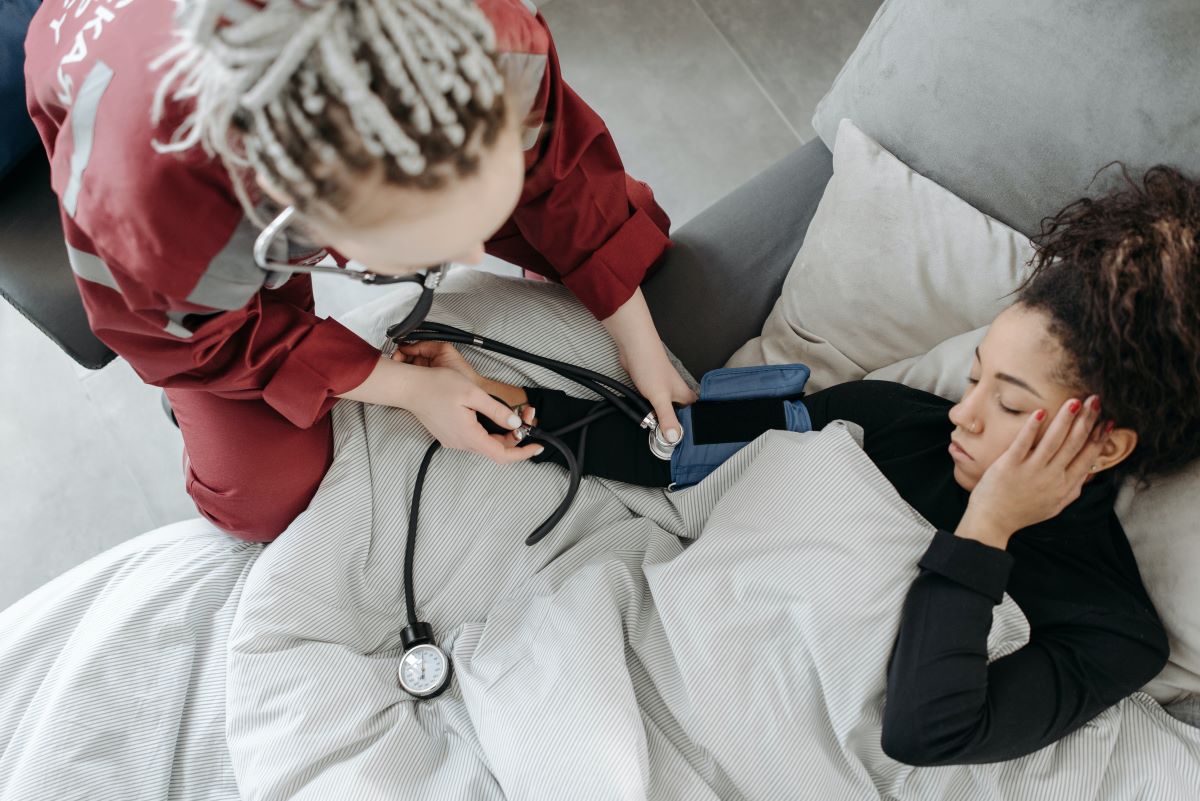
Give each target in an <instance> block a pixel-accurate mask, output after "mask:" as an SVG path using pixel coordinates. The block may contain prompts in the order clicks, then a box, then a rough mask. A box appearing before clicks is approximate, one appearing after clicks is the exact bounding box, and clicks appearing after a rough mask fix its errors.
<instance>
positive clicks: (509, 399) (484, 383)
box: [479, 377, 529, 409]
mask: <svg viewBox="0 0 1200 801" xmlns="http://www.w3.org/2000/svg"><path fill="white" fill-rule="evenodd" d="M479 387H480V389H482V390H483V391H484V392H486V393H487V394H489V395H491V396H493V397H496V398H499V399H500V400H501V401H503V402H504V403H506V404H507V405H508V406H510V407H512V408H514V409H515V408H517V407H518V406H523V405H526V404H528V403H529V396H528V395H526V394H525V390H524V388H522V387H518V386H513V385H512V384H505V383H504V382H503V381H493V380H492V379H490V378H483V377H480V379H479Z"/></svg>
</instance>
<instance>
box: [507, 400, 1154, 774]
mask: <svg viewBox="0 0 1200 801" xmlns="http://www.w3.org/2000/svg"><path fill="white" fill-rule="evenodd" d="M530 400H531V402H533V403H534V404H535V405H536V406H537V408H538V416H539V419H542V418H543V417H546V418H549V419H563V420H569V419H571V417H573V416H577V415H578V414H580V413H582V411H583V410H584V409H586V408H590V407H591V405H592V402H590V401H577V400H576V399H571V398H567V397H566V396H565V395H562V393H557V392H549V391H545V390H531V398H530ZM804 403H805V406H807V408H808V412H809V415H810V416H811V418H812V425H813V428H814V429H820V428H822V427H824V426H825V424H826V423H828V422H830V421H832V420H849V421H852V422H854V423H857V424H858V425H860V426H862V428H863V431H864V443H863V449H864V450H865V452H866V453H867V455H868V456H869V457H870V458H871V460H872V461H873V462H874V463H875V464H876V466H878V467H879V469H880V471H881V472H882V473H883V474H884V476H886V477H887V479H888V480H889V481H890V482H891V483H892V485H893V486H895V487H896V489H897V491H898V492H899V494H900V495H901V497H903V498H904V500H905V501H907V502H908V503H909V504H910V505H911V506H912V507H913V508H914V509H916V510H917V511H918V512H919V513H920V514H921V515H922V516H923V517H925V518H926V519H927V520H928V521H929V522H931V523H932V524H933V525H934V526H936V527H937V528H938V531H937V533H936V534H935V535H934V537H933V540H932V542H931V543H930V545H929V548H928V549H927V550H926V552H925V555H924V556H922V557H921V560H920V562H919V566H920V572H919V574H918V576H917V578H916V580H915V581H914V582H913V584H912V587H911V588H910V589H909V592H908V596H907V598H906V599H905V602H904V608H903V611H902V613H901V621H900V631H899V634H898V636H897V639H896V643H895V647H894V649H893V652H892V659H891V663H890V665H889V668H888V677H887V703H886V707H885V712H884V722H883V748H884V751H885V752H887V753H888V754H889V755H890V756H892V757H893V758H895V759H897V760H899V761H901V762H907V763H909V764H914V765H949V764H964V763H979V762H995V761H999V760H1004V759H1011V758H1015V757H1019V756H1022V755H1024V754H1028V753H1031V752H1033V751H1035V750H1037V749H1039V748H1042V747H1043V746H1046V745H1049V744H1050V743H1053V742H1055V741H1057V740H1058V739H1059V738H1061V737H1062V736H1063V735H1065V734H1067V733H1069V732H1071V731H1073V730H1074V729H1077V728H1079V727H1080V726H1082V725H1084V724H1085V723H1087V722H1088V721H1089V720H1091V719H1092V718H1093V717H1095V716H1096V715H1097V714H1099V713H1100V712H1102V711H1103V710H1104V709H1106V708H1107V707H1109V706H1111V705H1112V704H1115V703H1116V702H1117V701H1119V700H1121V699H1122V698H1124V697H1126V696H1128V695H1129V694H1131V693H1133V692H1135V691H1136V690H1138V689H1139V688H1140V687H1142V686H1143V685H1144V684H1146V683H1147V682H1149V681H1150V680H1151V679H1152V678H1154V677H1155V676H1156V675H1157V674H1158V672H1159V671H1160V670H1161V669H1162V667H1163V665H1164V664H1165V662H1166V658H1167V654H1168V646H1167V638H1166V633H1165V632H1164V630H1163V627H1162V623H1161V622H1160V621H1159V619H1158V615H1157V614H1156V613H1155V611H1154V606H1153V604H1152V603H1151V601H1150V598H1149V596H1148V595H1147V594H1146V590H1145V588H1144V586H1143V585H1142V581H1141V576H1140V575H1139V574H1138V568H1137V563H1136V562H1135V561H1134V558H1133V552H1132V551H1131V550H1130V547H1129V541H1128V540H1127V539H1126V537H1125V532H1124V530H1123V529H1122V528H1121V524H1120V523H1119V522H1118V521H1117V517H1116V514H1115V513H1114V512H1113V502H1114V500H1115V497H1116V489H1117V488H1116V482H1115V481H1114V480H1113V479H1112V478H1111V477H1106V476H1101V477H1099V478H1097V479H1096V480H1093V481H1092V482H1091V483H1089V484H1088V485H1087V486H1085V488H1084V491H1083V493H1082V495H1081V496H1080V498H1079V499H1078V500H1076V501H1075V502H1074V503H1072V504H1071V505H1070V506H1068V507H1067V508H1066V509H1064V510H1063V512H1062V513H1060V514H1059V515H1058V517H1056V518H1054V519H1053V520H1049V521H1046V522H1044V523H1040V524H1038V525H1035V526H1030V527H1029V528H1026V529H1022V530H1021V531H1018V532H1017V533H1016V534H1015V535H1013V537H1012V539H1011V540H1010V541H1009V544H1008V549H1007V550H1000V549H998V548H993V547H990V546H987V545H983V544H982V543H979V542H976V541H974V540H968V539H963V538H960V537H956V536H955V535H954V534H953V533H952V532H953V531H954V530H955V528H956V527H957V526H958V523H959V520H960V519H961V518H962V515H963V513H964V511H965V510H966V506H967V499H968V497H969V494H968V493H967V492H966V490H964V489H962V488H961V487H960V486H959V485H958V483H957V482H956V481H955V480H954V462H953V460H952V459H951V458H950V455H949V453H948V452H947V450H946V449H947V447H948V446H949V444H950V433H951V431H952V430H953V425H952V424H951V423H950V420H949V416H948V413H949V410H950V407H951V405H952V404H951V403H950V402H949V401H947V400H945V399H943V398H939V397H937V396H936V395H931V394H929V393H926V392H920V391H918V390H914V389H909V388H908V387H905V386H903V385H901V384H894V383H891V382H885V381H855V382H851V383H847V384H841V385H839V386H836V387H831V388H830V389H826V390H823V391H821V392H817V393H814V394H812V395H809V396H807V397H805V398H804ZM698 405H700V406H703V405H704V402H703V401H701V402H700V404H698ZM734 405H736V402H734V403H733V404H731V403H729V402H725V403H723V404H721V413H722V414H736V413H737V410H736V409H734V408H733V406H734ZM747 412H748V413H749V412H750V407H747ZM702 419H704V415H703V414H696V413H695V412H693V421H694V422H695V421H698V420H702ZM622 424H623V425H622ZM610 426H611V427H612V431H611V432H609V431H608V430H607V429H608V428H609V427H610ZM603 428H604V429H605V431H604V432H599V431H598V432H595V433H593V434H592V435H591V436H589V438H588V453H587V454H586V456H587V459H588V462H590V463H592V464H593V465H595V466H601V465H602V467H603V469H600V470H591V471H589V472H595V473H597V474H600V475H605V476H606V477H609V478H616V479H621V480H628V481H634V482H636V483H642V484H645V483H650V484H658V485H665V484H666V483H667V481H669V480H670V479H669V477H666V478H665V480H664V476H663V465H664V463H662V462H658V460H656V459H654V457H653V456H651V455H650V454H649V452H648V450H647V448H646V447H645V434H644V433H642V432H634V434H636V435H637V436H634V435H633V434H628V432H626V431H624V430H625V429H629V430H630V431H632V426H629V425H628V423H626V422H625V421H624V420H616V421H614V422H612V423H609V424H605V425H604V426H603ZM702 433H703V432H699V431H697V432H694V434H695V435H698V436H699V435H702ZM600 434H604V435H603V436H600ZM627 434H628V435H627ZM550 456H551V452H550V451H549V450H548V451H547V453H546V454H545V455H543V456H542V457H540V458H539V459H538V460H539V461H544V460H547V459H548V457H550ZM656 462H657V464H655V463H656ZM1005 592H1007V593H1008V594H1009V595H1010V596H1011V597H1012V598H1013V600H1014V601H1016V603H1017V605H1018V606H1019V607H1020V608H1021V611H1022V612H1023V613H1024V614H1025V617H1026V618H1027V619H1028V621H1029V626H1030V639H1029V643H1028V644H1027V645H1025V646H1024V647H1022V648H1020V649H1019V650H1017V651H1016V652H1014V653H1012V654H1009V655H1008V656H1005V657H1002V658H1000V659H997V660H996V661H995V662H992V663H991V664H988V661H987V639H988V633H989V632H990V631H991V626H992V610H993V607H994V606H995V605H996V604H998V603H999V602H1000V600H1001V598H1002V597H1003V595H1004V593H1005ZM850 600H851V602H852V599H850Z"/></svg>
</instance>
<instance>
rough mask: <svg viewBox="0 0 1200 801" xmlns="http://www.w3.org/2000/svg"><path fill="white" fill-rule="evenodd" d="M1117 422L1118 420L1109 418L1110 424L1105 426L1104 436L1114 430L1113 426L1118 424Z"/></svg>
mask: <svg viewBox="0 0 1200 801" xmlns="http://www.w3.org/2000/svg"><path fill="white" fill-rule="evenodd" d="M1116 424H1117V421H1116V420H1109V421H1108V425H1106V426H1105V427H1104V436H1106V437H1107V436H1108V434H1109V432H1110V431H1112V430H1113V427H1114V426H1116Z"/></svg>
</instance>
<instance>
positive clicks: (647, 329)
mask: <svg viewBox="0 0 1200 801" xmlns="http://www.w3.org/2000/svg"><path fill="white" fill-rule="evenodd" d="M601 324H602V325H603V326H604V328H605V330H607V331H608V333H609V336H611V337H612V338H613V341H615V342H616V343H617V346H618V347H620V348H621V350H622V351H625V350H629V349H632V348H634V347H636V346H637V345H639V344H641V343H645V342H647V341H650V342H655V343H657V342H658V341H659V339H658V329H656V328H655V327H654V318H652V317H651V316H650V307H649V306H647V305H646V298H645V296H643V295H642V290H641V288H638V289H637V290H635V291H634V293H633V295H632V296H631V297H630V298H629V300H627V301H625V303H623V304H622V305H621V306H620V307H618V308H617V310H616V311H615V312H613V313H612V314H611V315H610V316H608V317H606V318H605V319H604V320H603V321H601Z"/></svg>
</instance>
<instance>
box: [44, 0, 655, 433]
mask: <svg viewBox="0 0 1200 801" xmlns="http://www.w3.org/2000/svg"><path fill="white" fill-rule="evenodd" d="M479 4H480V6H481V7H482V8H483V9H484V11H485V12H486V13H487V15H488V16H489V18H490V19H491V20H492V22H493V24H494V26H495V28H496V35H497V41H498V43H499V47H500V50H501V53H502V54H503V55H502V58H505V59H516V60H518V61H519V62H520V63H521V64H522V65H523V66H524V67H525V68H526V69H528V70H529V71H531V72H532V73H533V75H534V76H535V78H536V76H537V75H539V74H540V76H541V79H540V89H539V91H538V94H537V97H536V98H535V99H534V101H533V105H532V108H531V109H530V112H529V116H528V117H527V118H526V121H525V123H526V126H527V129H526V132H525V133H526V139H525V142H526V147H527V150H526V164H527V173H526V179H525V188H524V191H523V192H522V194H521V198H520V202H519V205H518V207H517V209H516V211H514V213H513V216H512V218H511V219H510V220H509V222H508V223H507V224H506V225H505V226H504V228H503V229H502V230H501V231H500V232H499V233H498V234H497V235H496V237H495V238H494V239H493V241H492V242H489V243H488V250H489V251H490V252H492V253H494V254H495V255H497V256H500V257H502V258H505V259H508V260H509V261H512V262H514V263H516V264H518V265H520V266H522V267H525V268H527V269H530V270H533V271H535V272H538V273H541V274H543V275H546V276H548V277H551V278H556V279H559V280H561V281H562V282H563V283H564V284H566V285H567V286H568V287H569V288H570V289H571V290H572V291H573V292H574V293H575V294H576V295H577V296H578V297H579V299H580V300H581V301H582V302H583V303H584V304H585V305H586V306H587V307H588V308H589V309H590V310H591V311H592V312H593V314H595V315H596V317H597V318H600V319H603V318H605V317H607V316H609V315H610V314H612V313H613V312H614V311H616V309H617V308H618V307H619V306H620V305H621V304H623V303H624V302H625V301H626V300H628V299H629V297H630V296H631V295H632V294H633V292H634V290H635V289H636V288H637V287H638V286H639V285H640V284H641V281H642V279H643V278H644V277H645V274H646V272H647V270H648V269H649V268H650V266H651V265H652V264H654V262H655V261H656V260H657V259H658V258H659V256H660V255H662V253H663V251H664V250H665V249H666V248H667V247H668V246H669V244H670V243H669V240H668V239H667V230H668V228H669V225H670V222H669V220H668V219H667V216H666V214H664V213H663V211H662V209H660V208H659V206H658V205H657V204H656V203H655V201H654V196H653V194H652V193H651V191H650V189H649V187H647V186H646V185H645V184H642V183H640V182H638V181H635V180H633V179H632V178H630V177H629V176H627V175H626V174H625V171H624V168H623V166H622V164H621V159H620V156H619V155H618V154H617V150H616V147H615V146H614V144H613V141H612V137H611V136H610V135H609V133H608V130H607V129H606V128H605V126H604V123H603V121H602V120H601V119H600V118H599V117H598V116H597V115H596V113H595V112H594V111H592V110H591V109H590V108H588V106H587V105H586V104H585V103H584V102H583V101H582V100H581V99H580V98H579V97H578V96H577V95H575V93H574V92H572V91H571V89H570V87H568V86H567V85H566V84H565V83H563V81H562V77H561V75H560V73H559V65H558V58H557V55H556V54H555V52H554V47H553V42H552V41H551V38H550V32H549V30H548V29H547V28H546V24H545V21H544V20H543V19H542V18H541V16H540V15H537V13H536V10H535V9H534V8H533V6H532V4H531V3H528V2H523V1H522V0H480V3H479ZM174 9H175V3H174V2H173V0H46V2H45V3H44V4H43V5H42V7H41V10H40V11H38V13H37V15H36V16H35V17H34V19H33V23H32V25H31V27H30V30H29V36H28V39H27V40H26V51H27V56H26V66H25V72H26V83H27V87H28V102H29V110H30V114H31V116H32V117H33V121H34V123H35V125H36V126H37V128H38V132H39V133H40V135H41V138H42V142H43V143H44V144H45V147H46V152H47V154H48V155H49V157H50V164H51V183H52V185H53V187H54V191H55V192H56V193H57V194H58V197H59V203H60V206H61V210H62V221H63V230H64V233H65V236H66V240H67V250H68V255H69V257H70V260H71V267H72V269H73V270H74V272H75V276H76V283H77V284H78V286H79V291H80V293H81V294H82V296H83V302H84V307H85V308H86V309H87V313H88V319H89V321H90V323H91V326H92V329H93V331H95V333H96V335H97V336H98V337H99V338H100V339H101V340H102V341H104V343H105V344H107V345H108V346H109V347H111V348H112V349H113V350H115V351H116V352H117V353H119V354H120V355H121V356H123V357H125V358H126V359H127V360H128V361H129V363H130V364H131V365H132V366H133V368H134V369H135V370H136V371H137V372H138V374H139V375H140V376H141V377H142V379H143V380H144V381H146V382H147V383H150V384H155V385H158V386H165V387H178V388H188V389H204V390H207V391H211V392H215V393H217V394H220V395H222V396H225V397H232V398H262V399H263V400H265V401H266V402H267V403H268V404H270V405H271V406H272V407H274V408H275V409H276V410H277V411H278V412H279V413H280V414H281V415H283V416H284V417H286V418H287V419H288V420H290V421H291V422H292V423H293V424H295V425H297V426H299V427H302V428H306V427H308V426H310V425H312V424H313V422H315V421H316V420H317V419H319V418H320V417H321V416H322V415H323V414H325V413H326V412H327V411H328V410H329V408H330V407H331V406H332V405H333V403H334V401H335V400H336V396H337V395H340V394H342V393H344V392H347V391H348V390H351V389H353V388H354V387H356V386H358V385H359V384H361V383H362V382H363V381H364V380H366V378H367V376H368V375H369V374H370V372H371V370H372V369H374V367H375V365H376V364H377V362H378V359H379V352H378V350H377V349H376V348H375V347H374V346H372V345H369V344H367V343H365V342H363V341H362V340H361V339H359V338H358V337H357V336H355V335H354V334H352V333H351V332H350V331H349V330H347V329H346V328H344V327H343V326H342V325H341V324H339V323H338V322H336V321H334V320H329V319H322V318H319V317H317V316H316V315H315V314H314V308H313V298H312V282H311V280H310V279H309V278H308V277H307V276H304V275H297V276H295V277H293V278H292V279H291V280H289V281H287V282H286V283H285V284H284V285H283V286H281V287H279V288H278V289H267V288H265V287H264V286H263V283H264V280H265V278H266V274H265V273H263V272H262V271H261V270H259V268H258V267H257V266H256V265H255V264H254V261H253V258H252V255H251V246H252V244H253V241H254V238H255V236H256V235H257V230H256V229H255V227H254V226H253V225H252V224H251V222H250V221H249V220H248V219H247V218H246V216H245V215H244V213H243V211H242V208H241V206H240V204H239V203H238V201H237V199H236V197H235V195H234V193H233V189H232V187H231V185H230V181H229V177H228V175H227V174H226V171H225V169H224V167H223V166H222V165H221V164H220V163H219V162H218V161H216V160H215V159H212V158H210V157H208V156H207V155H205V154H204V152H203V150H202V149H200V148H195V149H193V150H192V151H190V152H188V153H185V154H182V155H180V154H160V153H158V152H157V151H156V150H155V149H154V147H153V145H152V142H153V141H154V140H158V141H164V142H165V141H167V140H169V139H170V138H171V135H172V133H173V132H174V130H175V128H176V126H177V125H178V124H179V116H178V115H168V118H167V119H165V120H164V121H163V122H162V123H161V124H160V125H158V126H154V125H152V123H151V120H150V107H151V100H152V98H153V95H154V91H155V89H156V87H157V85H158V82H159V81H160V80H161V78H162V75H163V72H162V71H152V70H151V69H150V68H149V64H150V62H152V61H153V60H154V59H155V58H156V57H157V56H158V55H159V54H161V53H162V52H164V51H165V50H166V49H167V48H168V47H169V46H170V45H171V44H172V43H173V41H174V40H173V38H172V34H171V25H172V14H173V12H174ZM48 268H49V266H48ZM347 280H349V279H347Z"/></svg>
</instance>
